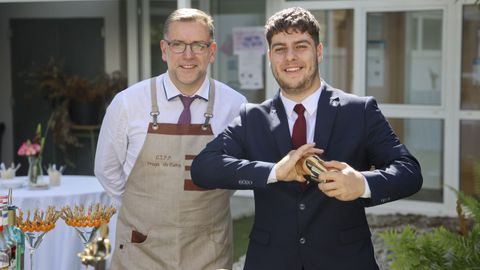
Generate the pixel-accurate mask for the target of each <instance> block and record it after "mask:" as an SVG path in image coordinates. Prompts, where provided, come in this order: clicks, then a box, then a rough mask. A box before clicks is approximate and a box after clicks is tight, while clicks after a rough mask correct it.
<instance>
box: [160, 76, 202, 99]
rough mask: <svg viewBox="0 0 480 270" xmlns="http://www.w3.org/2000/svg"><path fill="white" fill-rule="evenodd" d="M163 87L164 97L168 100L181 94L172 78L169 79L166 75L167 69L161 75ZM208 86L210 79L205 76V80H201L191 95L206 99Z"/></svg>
mask: <svg viewBox="0 0 480 270" xmlns="http://www.w3.org/2000/svg"><path fill="white" fill-rule="evenodd" d="M163 78H164V79H163V88H164V90H165V97H166V98H167V100H168V101H170V100H172V99H174V98H176V97H178V96H180V95H183V94H182V92H180V91H179V90H178V88H177V87H176V86H175V84H173V82H172V80H170V76H169V75H168V71H167V72H166V73H165V76H163ZM209 87H210V80H209V79H208V78H207V77H205V80H203V83H202V85H201V86H200V88H199V89H198V90H197V92H195V94H193V96H197V97H200V98H202V99H204V100H206V101H208V91H209Z"/></svg>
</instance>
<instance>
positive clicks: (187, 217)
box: [95, 9, 246, 269]
mask: <svg viewBox="0 0 480 270" xmlns="http://www.w3.org/2000/svg"><path fill="white" fill-rule="evenodd" d="M213 37H214V26H213V20H212V18H211V17H210V16H209V15H207V14H205V13H204V12H202V11H200V10H196V9H179V10H176V11H174V12H173V13H172V14H170V16H169V17H168V18H167V20H166V22H165V26H164V39H163V40H161V41H160V48H161V51H162V59H163V60H164V61H165V62H167V65H168V71H167V72H166V73H164V74H161V75H159V76H157V77H154V78H151V79H148V80H145V81H142V82H139V83H137V84H135V85H133V86H131V87H129V88H127V89H126V90H124V91H122V92H120V93H119V94H118V95H117V96H116V97H115V98H114V99H113V101H112V103H111V104H110V106H109V107H108V109H107V113H106V115H105V119H104V121H103V124H102V128H101V130H100V136H99V141H98V147H97V153H96V159H95V175H96V176H97V177H98V179H99V180H100V182H101V183H102V185H103V186H104V187H105V189H106V190H107V192H108V193H109V194H110V195H112V196H113V197H114V198H116V199H117V201H118V203H119V205H121V207H120V213H119V217H118V222H117V231H116V232H117V236H116V243H115V252H114V255H113V260H112V268H111V269H220V268H227V269H230V268H231V267H232V223H231V218H230V208H229V195H230V192H229V191H226V190H208V191H207V190H204V189H201V188H199V187H197V186H196V185H194V184H193V182H192V181H191V176H190V164H191V162H192V160H193V158H194V157H195V156H196V155H197V154H198V153H199V152H200V151H201V150H202V149H203V148H204V146H205V145H206V144H207V142H209V141H210V140H212V139H213V138H214V136H216V135H218V134H219V133H220V132H222V131H223V129H224V128H225V127H226V126H227V124H228V123H229V122H230V121H231V120H232V119H233V118H234V117H235V116H237V115H238V112H239V109H240V106H241V104H243V103H245V102H246V99H245V97H243V96H242V95H240V94H239V93H238V92H236V91H235V90H233V89H231V88H230V87H228V86H227V85H225V84H223V83H220V82H218V81H215V80H212V79H209V78H207V68H208V66H209V64H210V63H212V62H213V61H214V59H215V53H216V48H217V44H216V43H215V41H214V38H213Z"/></svg>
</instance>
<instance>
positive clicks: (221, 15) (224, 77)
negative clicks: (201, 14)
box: [210, 0, 266, 103]
mask: <svg viewBox="0 0 480 270" xmlns="http://www.w3.org/2000/svg"><path fill="white" fill-rule="evenodd" d="M210 11H211V14H212V16H213V19H214V22H215V41H216V42H217V56H216V59H215V62H214V63H213V65H212V67H213V68H212V76H213V78H215V79H217V80H219V81H221V82H223V83H226V84H227V85H228V86H230V87H232V88H233V89H235V90H237V91H238V92H240V93H242V94H243V95H244V96H245V97H246V98H247V99H248V101H249V102H255V103H260V102H262V101H263V100H265V74H264V73H265V72H264V71H265V54H263V55H261V56H257V57H254V58H252V55H251V54H237V53H236V52H234V39H233V35H232V34H233V33H234V31H235V30H238V29H239V28H240V27H260V28H263V27H264V25H265V0H243V1H237V0H211V1H210ZM245 33H247V31H245ZM262 38H263V30H262ZM262 40H264V39H262ZM265 47H266V46H265ZM264 53H266V49H265V50H264ZM240 65H242V66H240ZM251 71H253V72H254V74H252V73H249V72H251ZM258 73H260V74H258ZM241 76H242V78H250V77H251V76H255V79H254V81H255V82H256V83H255V85H249V84H250V83H252V80H248V79H245V80H244V79H242V80H241V79H240V77H241ZM256 85H260V87H257V86H256Z"/></svg>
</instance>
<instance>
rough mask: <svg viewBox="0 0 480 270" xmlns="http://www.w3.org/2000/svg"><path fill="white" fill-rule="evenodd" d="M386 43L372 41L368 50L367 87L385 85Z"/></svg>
mask: <svg viewBox="0 0 480 270" xmlns="http://www.w3.org/2000/svg"><path fill="white" fill-rule="evenodd" d="M384 70H385V43H384V42H383V41H380V40H370V41H369V42H368V49H367V86H368V87H383V86H384V84H385V71H384Z"/></svg>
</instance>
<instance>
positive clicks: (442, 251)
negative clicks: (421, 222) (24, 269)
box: [380, 192, 480, 270]
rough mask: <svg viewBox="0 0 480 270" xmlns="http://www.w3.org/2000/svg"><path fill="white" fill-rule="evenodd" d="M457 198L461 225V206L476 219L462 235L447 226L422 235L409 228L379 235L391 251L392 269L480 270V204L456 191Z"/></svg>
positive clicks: (389, 256) (462, 219)
mask: <svg viewBox="0 0 480 270" xmlns="http://www.w3.org/2000/svg"><path fill="white" fill-rule="evenodd" d="M457 196H458V202H459V207H458V208H457V212H458V215H459V221H460V223H462V222H464V214H463V211H462V207H461V205H463V206H464V207H465V208H466V209H467V210H468V212H467V214H468V216H469V217H471V218H472V220H473V226H471V228H470V229H466V231H465V232H463V234H461V233H459V232H452V231H449V230H448V229H446V228H444V227H438V228H435V229H433V230H432V231H430V232H426V233H423V234H421V233H418V232H417V231H415V229H414V228H412V227H410V226H407V227H405V228H404V229H403V231H396V230H387V231H385V232H383V233H381V234H380V235H381V237H382V238H383V240H384V241H385V243H386V246H387V247H389V248H390V251H391V253H390V254H389V255H388V258H389V260H391V261H392V264H391V267H392V269H398V270H403V269H405V270H406V269H420V270H423V269H425V270H427V269H428V270H429V269H435V270H447V269H448V270H467V269H470V270H473V269H480V201H478V200H476V199H475V198H473V197H470V196H467V195H465V194H463V193H462V192H457ZM463 225H464V224H463ZM460 227H462V224H460ZM465 228H466V226H465Z"/></svg>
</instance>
